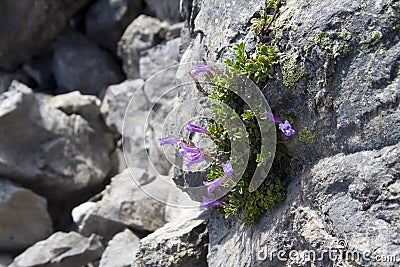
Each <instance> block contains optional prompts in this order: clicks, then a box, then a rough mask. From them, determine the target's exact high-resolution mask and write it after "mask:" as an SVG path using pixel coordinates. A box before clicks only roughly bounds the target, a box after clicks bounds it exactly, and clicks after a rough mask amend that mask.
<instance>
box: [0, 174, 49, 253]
mask: <svg viewBox="0 0 400 267" xmlns="http://www.w3.org/2000/svg"><path fill="white" fill-rule="evenodd" d="M0 217H1V220H0V250H1V251H3V252H5V251H10V252H12V251H18V250H21V249H25V248H27V247H29V246H30V245H32V244H34V243H36V242H37V241H39V240H42V239H44V238H46V237H48V236H49V235H50V234H51V233H52V232H53V229H52V222H51V220H50V216H49V214H48V212H47V201H46V199H44V198H42V197H40V196H38V195H36V194H35V193H33V192H32V191H31V190H28V189H25V188H22V187H19V186H17V185H15V184H13V183H11V182H9V181H7V180H5V179H0ZM32 229H34V231H33V230H32Z"/></svg>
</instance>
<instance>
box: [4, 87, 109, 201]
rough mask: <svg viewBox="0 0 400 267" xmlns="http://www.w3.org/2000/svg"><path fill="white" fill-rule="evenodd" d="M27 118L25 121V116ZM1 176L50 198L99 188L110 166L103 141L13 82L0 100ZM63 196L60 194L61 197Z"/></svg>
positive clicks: (77, 120) (83, 124)
mask: <svg viewBox="0 0 400 267" xmlns="http://www.w3.org/2000/svg"><path fill="white" fill-rule="evenodd" d="M26 114H29V116H26ZM0 124H1V125H7V127H6V128H3V127H2V128H0V136H2V138H0V150H1V151H2V154H1V156H0V174H2V175H4V176H5V177H9V178H10V179H11V180H14V181H17V182H19V183H21V184H23V185H26V186H28V187H29V188H33V189H35V190H37V191H38V192H41V193H42V194H43V195H45V196H47V197H50V198H62V197H67V196H68V193H71V192H74V191H78V190H81V189H84V188H87V187H90V186H93V185H97V184H99V183H101V182H102V181H103V180H104V178H105V177H106V175H107V173H108V170H109V168H110V166H109V164H110V163H109V158H108V149H107V144H106V142H105V140H104V136H102V134H101V133H100V132H97V133H96V132H94V130H93V128H91V127H90V125H89V123H88V122H87V121H86V120H85V119H83V118H82V117H81V116H79V115H76V114H72V115H70V116H68V115H67V114H65V113H63V112H62V111H60V110H58V109H55V108H53V107H51V106H49V105H46V104H45V103H44V102H42V101H40V100H38V99H37V98H36V97H35V95H34V94H33V93H32V91H31V90H30V89H29V88H27V87H26V86H25V85H23V84H21V83H18V82H16V81H14V82H13V83H12V85H11V86H10V89H9V90H8V91H7V92H5V93H3V94H2V95H0ZM61 192H62V194H61Z"/></svg>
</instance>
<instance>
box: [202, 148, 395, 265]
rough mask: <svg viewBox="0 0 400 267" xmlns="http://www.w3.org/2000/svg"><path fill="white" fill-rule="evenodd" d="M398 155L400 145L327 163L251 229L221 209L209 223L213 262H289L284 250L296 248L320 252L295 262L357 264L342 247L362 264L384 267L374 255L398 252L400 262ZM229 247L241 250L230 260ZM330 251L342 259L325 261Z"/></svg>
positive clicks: (297, 183)
mask: <svg viewBox="0 0 400 267" xmlns="http://www.w3.org/2000/svg"><path fill="white" fill-rule="evenodd" d="M399 153H400V146H399V145H395V146H390V147H385V148H383V149H382V150H379V151H365V152H358V153H354V154H351V155H343V154H339V155H336V156H333V157H329V158H326V159H323V160H321V161H320V162H319V163H318V164H316V165H315V166H314V167H313V168H312V169H311V171H310V172H306V173H304V174H303V175H302V177H301V179H299V180H295V181H293V184H291V186H290V187H289V192H288V199H287V200H286V202H285V204H283V205H282V206H281V207H279V208H278V209H276V210H274V211H272V212H271V213H269V214H266V215H265V216H264V217H263V218H262V220H261V221H260V222H259V223H258V224H257V226H255V227H252V228H250V229H247V228H244V227H243V225H241V223H240V222H238V221H236V223H234V226H233V227H232V222H230V221H224V219H223V218H222V216H221V215H220V214H214V215H213V216H212V217H211V219H210V223H209V231H210V251H211V254H210V255H209V264H210V266H220V265H221V264H226V265H228V266H229V265H232V264H238V265H239V266H266V265H267V264H271V265H273V266H287V265H286V262H285V261H284V260H279V258H278V253H281V258H284V257H286V258H288V256H289V252H290V251H292V250H293V251H296V252H295V253H302V252H307V251H312V252H313V253H315V255H316V256H314V258H309V259H306V258H304V255H303V256H302V257H303V258H302V257H301V256H298V259H297V260H298V261H297V262H294V264H297V265H296V266H303V265H301V264H310V263H311V264H315V265H316V266H336V265H335V264H338V263H339V262H340V261H344V262H345V263H346V264H350V262H351V259H343V258H341V257H340V256H338V253H339V252H340V251H342V252H344V253H352V254H344V255H353V261H355V262H357V264H359V265H360V266H379V265H378V264H377V263H376V262H374V261H373V260H372V259H373V258H374V257H375V256H382V255H385V256H395V257H396V258H397V261H395V262H396V263H397V264H398V260H399V256H400V248H399V244H397V243H396V242H395V241H394V240H396V237H397V236H399V234H400V233H399V227H398V223H397V222H398V221H399V215H398V212H396V211H397V210H399V208H400V207H399V201H398V199H399V183H398V181H397V180H396V177H398V175H399V173H400V168H399V164H400V162H399V160H398V158H399ZM388 166H390V167H388ZM300 185H301V186H300ZM241 240H242V241H243V240H246V242H244V243H242V242H241ZM226 251H238V253H235V254H234V255H233V256H232V255H230V256H229V257H226V256H224V255H226ZM279 251H281V252H279ZM323 251H326V252H328V251H330V252H331V253H332V255H336V256H330V257H329V256H328V254H326V255H325V257H324V259H323V260H320V258H321V257H322V256H323V254H322V253H323ZM298 255H299V254H298ZM393 264H394V262H393ZM391 266H392V265H391ZM393 266H394V265H393Z"/></svg>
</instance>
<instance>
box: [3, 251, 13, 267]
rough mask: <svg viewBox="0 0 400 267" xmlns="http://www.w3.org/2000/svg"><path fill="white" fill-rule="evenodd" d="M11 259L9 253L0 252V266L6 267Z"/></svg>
mask: <svg viewBox="0 0 400 267" xmlns="http://www.w3.org/2000/svg"><path fill="white" fill-rule="evenodd" d="M12 261H13V256H12V255H11V254H3V253H0V267H7V266H8V265H9V264H10V263H11V262H12Z"/></svg>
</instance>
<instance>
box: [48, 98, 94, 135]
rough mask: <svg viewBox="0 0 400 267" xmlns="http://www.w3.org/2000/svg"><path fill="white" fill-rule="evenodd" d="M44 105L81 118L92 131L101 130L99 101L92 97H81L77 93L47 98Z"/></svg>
mask: <svg viewBox="0 0 400 267" xmlns="http://www.w3.org/2000/svg"><path fill="white" fill-rule="evenodd" d="M44 104H46V105H49V106H50V107H53V108H56V109H59V110H61V111H62V112H64V113H65V114H67V115H72V114H78V115H80V116H82V118H84V119H85V120H86V121H87V122H89V124H90V126H91V127H92V128H94V129H96V130H97V129H101V121H100V119H101V116H100V105H101V101H100V99H98V98H97V97H96V96H93V95H82V94H81V93H80V92H79V91H74V92H71V93H67V94H62V95H57V96H54V97H47V98H45V99H44Z"/></svg>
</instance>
